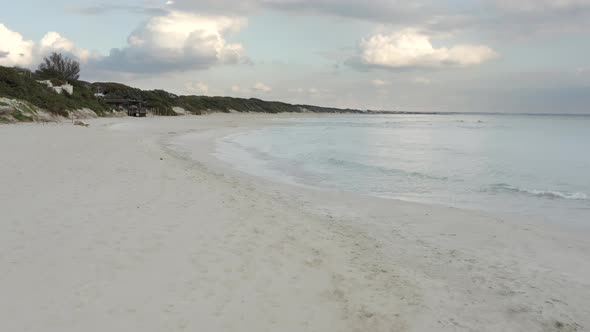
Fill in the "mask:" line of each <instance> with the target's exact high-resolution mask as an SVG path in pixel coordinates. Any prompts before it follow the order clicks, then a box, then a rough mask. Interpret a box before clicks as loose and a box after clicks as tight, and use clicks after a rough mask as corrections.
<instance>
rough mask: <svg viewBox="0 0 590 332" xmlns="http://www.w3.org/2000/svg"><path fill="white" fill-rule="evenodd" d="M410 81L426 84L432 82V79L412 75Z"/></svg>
mask: <svg viewBox="0 0 590 332" xmlns="http://www.w3.org/2000/svg"><path fill="white" fill-rule="evenodd" d="M412 82H414V83H416V84H426V85H428V84H430V83H432V81H431V80H430V79H428V78H425V77H414V79H413V80H412Z"/></svg>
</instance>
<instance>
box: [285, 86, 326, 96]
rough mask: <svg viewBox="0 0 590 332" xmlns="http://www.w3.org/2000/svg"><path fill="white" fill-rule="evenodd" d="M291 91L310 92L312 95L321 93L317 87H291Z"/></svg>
mask: <svg viewBox="0 0 590 332" xmlns="http://www.w3.org/2000/svg"><path fill="white" fill-rule="evenodd" d="M289 92H292V93H299V94H310V95H314V94H318V93H320V90H319V89H317V88H308V89H305V88H295V89H289Z"/></svg>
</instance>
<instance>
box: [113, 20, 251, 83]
mask: <svg viewBox="0 0 590 332" xmlns="http://www.w3.org/2000/svg"><path fill="white" fill-rule="evenodd" d="M245 24H246V21H245V20H244V19H241V18H233V17H226V16H204V15H197V14H190V13H185V12H180V11H170V12H167V13H166V14H164V15H158V16H153V17H152V18H150V19H149V20H148V21H147V22H146V23H145V24H143V25H141V26H140V27H138V28H137V29H136V30H135V31H134V32H133V33H132V34H131V35H130V36H129V38H128V39H127V40H128V45H127V46H126V47H125V48H122V49H113V50H112V51H111V54H110V55H109V56H108V57H106V58H105V59H103V61H102V64H103V65H104V66H105V67H108V68H109V69H114V70H120V71H129V72H165V71H180V70H187V69H200V68H209V67H211V66H213V65H216V64H231V63H238V62H240V61H241V60H244V48H243V46H242V45H241V44H239V43H229V42H227V40H226V39H225V35H226V34H228V33H231V32H237V31H239V30H240V29H241V28H242V27H243V26H244V25H245Z"/></svg>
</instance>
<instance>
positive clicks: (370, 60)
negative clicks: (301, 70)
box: [360, 29, 497, 68]
mask: <svg viewBox="0 0 590 332" xmlns="http://www.w3.org/2000/svg"><path fill="white" fill-rule="evenodd" d="M360 47H361V61H362V62H363V63H364V64H365V65H370V66H379V67H388V68H404V67H441V66H469V65H477V64H481V63H483V62H485V61H488V60H490V59H492V58H494V57H496V56H497V53H496V52H495V51H494V50H492V49H491V48H489V47H488V46H484V45H456V46H452V47H450V48H447V47H441V48H435V47H434V46H433V45H432V43H431V42H430V37H429V36H427V35H425V34H422V33H420V32H418V31H417V30H414V29H404V30H402V31H400V32H396V33H391V34H382V33H379V34H376V35H373V36H371V37H369V38H368V39H364V40H363V41H362V42H361V45H360Z"/></svg>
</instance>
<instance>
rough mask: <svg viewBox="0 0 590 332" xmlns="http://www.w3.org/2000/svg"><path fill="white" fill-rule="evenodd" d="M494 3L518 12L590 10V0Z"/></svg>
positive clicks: (529, 0) (525, 0)
mask: <svg viewBox="0 0 590 332" xmlns="http://www.w3.org/2000/svg"><path fill="white" fill-rule="evenodd" d="M493 3H494V4H495V5H496V6H497V7H498V8H501V9H504V10H508V11H517V12H541V11H549V10H550V11H555V10H557V11H567V10H577V9H590V1H589V0H519V1H511V0H494V1H493Z"/></svg>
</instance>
